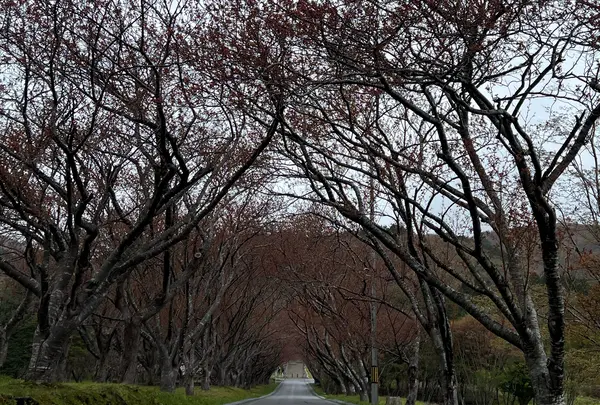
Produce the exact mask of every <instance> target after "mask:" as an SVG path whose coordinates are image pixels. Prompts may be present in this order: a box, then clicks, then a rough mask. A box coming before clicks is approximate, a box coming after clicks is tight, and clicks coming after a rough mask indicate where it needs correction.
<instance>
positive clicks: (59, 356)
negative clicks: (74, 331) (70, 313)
mask: <svg viewBox="0 0 600 405" xmlns="http://www.w3.org/2000/svg"><path fill="white" fill-rule="evenodd" d="M69 335H70V333H69V330H68V328H66V327H65V326H58V325H57V326H54V327H53V328H52V331H51V332H50V334H49V336H48V337H47V338H46V339H42V337H41V336H40V332H39V326H38V328H36V331H35V334H34V338H33V343H32V345H31V359H30V361H29V367H28V369H27V374H26V377H25V378H26V379H27V380H31V381H36V382H45V383H52V382H58V381H62V380H64V378H65V375H64V372H65V370H64V366H65V362H66V358H67V354H68V348H69Z"/></svg>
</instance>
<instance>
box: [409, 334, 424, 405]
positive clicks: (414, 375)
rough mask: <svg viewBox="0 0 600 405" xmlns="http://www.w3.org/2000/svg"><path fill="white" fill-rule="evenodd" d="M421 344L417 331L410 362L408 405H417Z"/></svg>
mask: <svg viewBox="0 0 600 405" xmlns="http://www.w3.org/2000/svg"><path fill="white" fill-rule="evenodd" d="M420 346H421V336H420V333H417V336H416V337H415V341H414V342H413V346H412V353H411V356H410V359H409V362H408V394H407V396H406V405H415V403H416V401H417V394H418V392H419V379H418V377H419V348H420Z"/></svg>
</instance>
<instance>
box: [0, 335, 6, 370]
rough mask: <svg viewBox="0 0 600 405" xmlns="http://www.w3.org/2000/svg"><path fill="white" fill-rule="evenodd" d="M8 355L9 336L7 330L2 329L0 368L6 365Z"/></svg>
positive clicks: (0, 336) (0, 337)
mask: <svg viewBox="0 0 600 405" xmlns="http://www.w3.org/2000/svg"><path fill="white" fill-rule="evenodd" d="M7 355H8V335H7V333H6V329H4V328H0V368H2V366H3V365H4V362H5V361H6V356H7Z"/></svg>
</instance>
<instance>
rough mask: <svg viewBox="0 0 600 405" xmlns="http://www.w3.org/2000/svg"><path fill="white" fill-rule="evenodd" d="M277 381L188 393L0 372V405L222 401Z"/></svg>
mask: <svg viewBox="0 0 600 405" xmlns="http://www.w3.org/2000/svg"><path fill="white" fill-rule="evenodd" d="M276 387H277V384H269V385H261V386H257V387H254V388H252V389H249V390H244V389H241V388H232V387H212V388H211V389H210V390H209V391H202V390H201V389H199V388H198V389H196V392H195V395H194V396H191V397H188V396H186V395H185V392H184V391H183V389H177V391H176V392H174V393H166V392H160V390H159V389H158V387H146V386H138V385H125V384H100V383H91V382H83V383H62V384H36V383H31V382H25V381H22V380H15V379H12V378H8V377H3V376H0V405H9V404H11V405H12V404H14V403H15V401H14V399H13V398H15V397H30V398H33V399H34V400H35V401H37V402H38V403H39V405H82V404H86V405H96V404H98V405H100V404H102V405H104V404H111V405H145V404H148V405H223V404H227V403H229V402H235V401H240V400H242V399H247V398H255V397H260V396H262V395H266V394H268V393H270V392H272V391H273V390H274V389H275V388H276Z"/></svg>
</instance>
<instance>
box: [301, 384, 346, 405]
mask: <svg viewBox="0 0 600 405" xmlns="http://www.w3.org/2000/svg"><path fill="white" fill-rule="evenodd" d="M307 385H308V388H309V389H310V391H311V392H312V394H313V395H314V396H315V397H317V398H319V399H322V400H323V401H327V402H331V403H334V404H339V405H355V404H351V403H350V402H344V401H341V400H339V399H329V398H325V397H324V396H322V395H319V394H317V392H316V391H315V389H314V388H313V384H307Z"/></svg>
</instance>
